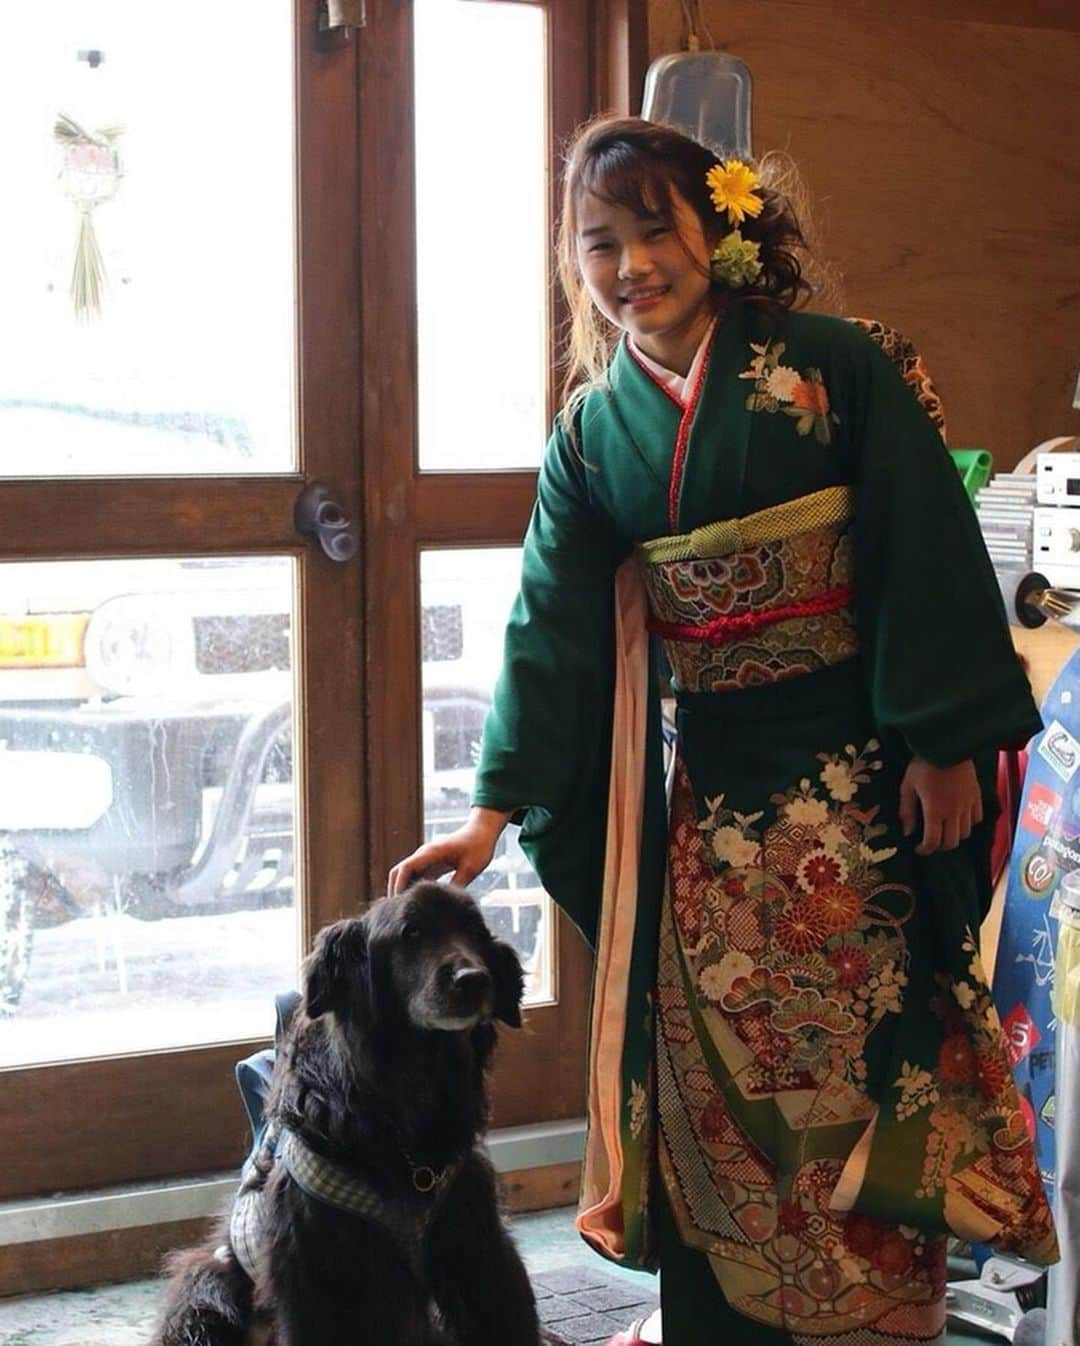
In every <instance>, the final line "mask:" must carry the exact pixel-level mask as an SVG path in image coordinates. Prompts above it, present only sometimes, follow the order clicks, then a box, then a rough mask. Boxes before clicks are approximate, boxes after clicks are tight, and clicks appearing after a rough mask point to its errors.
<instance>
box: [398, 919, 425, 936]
mask: <svg viewBox="0 0 1080 1346" xmlns="http://www.w3.org/2000/svg"><path fill="white" fill-rule="evenodd" d="M422 933H423V932H422V931H421V929H420V927H419V926H418V925H417V924H416V922H415V921H408V922H406V924H405V926H404V928H403V929H402V931H401V937H402V939H408V940H417V939H419V938H420V936H421V934H422Z"/></svg>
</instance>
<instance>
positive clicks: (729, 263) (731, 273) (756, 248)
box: [709, 229, 762, 290]
mask: <svg viewBox="0 0 1080 1346" xmlns="http://www.w3.org/2000/svg"><path fill="white" fill-rule="evenodd" d="M760 252H761V244H760V243H754V242H752V241H751V240H750V239H747V238H743V236H742V234H741V233H740V232H739V230H738V229H732V231H731V233H730V234H725V235H724V237H723V238H722V239H721V240H720V242H719V243H718V244H717V245H716V247H715V248H714V249H713V253H712V257H711V258H710V260H709V271H710V272H711V274H712V278H713V280H715V281H718V282H719V283H720V284H721V285H728V286H730V287H731V288H732V289H733V290H737V289H739V288H740V287H741V286H743V285H752V284H753V283H754V281H755V280H757V278H758V276H760V275H761V272H762V265H761V258H760V256H759V254H760Z"/></svg>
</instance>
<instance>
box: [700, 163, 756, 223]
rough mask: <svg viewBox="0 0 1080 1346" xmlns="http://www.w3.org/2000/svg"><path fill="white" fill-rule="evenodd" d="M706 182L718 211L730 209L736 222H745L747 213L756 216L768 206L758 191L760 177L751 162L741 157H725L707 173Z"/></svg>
mask: <svg viewBox="0 0 1080 1346" xmlns="http://www.w3.org/2000/svg"><path fill="white" fill-rule="evenodd" d="M705 183H706V185H707V186H708V188H709V191H710V194H711V195H712V201H713V205H714V206H715V207H716V209H717V211H718V212H722V211H725V210H726V211H727V216H728V220H729V221H730V222H731V224H733V225H736V226H737V225H740V224H742V222H743V220H745V219H746V217H747V215H749V216H750V217H751V218H753V219H756V218H757V217H758V216H759V215H760V214H761V212H762V211H763V210H764V209H765V202H764V201H763V200H762V199H761V197H760V196H759V195H758V194H757V192H756V190H755V188H756V187H758V185H759V183H760V179H759V178H758V175H757V174H756V173H755V172H754V170H753V169H752V168H751V167H750V165H749V164H744V163H743V161H742V160H741V159H725V160H724V162H723V163H722V164H714V165H713V166H712V168H710V169H709V171H708V173H706V175H705Z"/></svg>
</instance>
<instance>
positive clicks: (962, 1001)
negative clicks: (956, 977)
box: [952, 981, 975, 1009]
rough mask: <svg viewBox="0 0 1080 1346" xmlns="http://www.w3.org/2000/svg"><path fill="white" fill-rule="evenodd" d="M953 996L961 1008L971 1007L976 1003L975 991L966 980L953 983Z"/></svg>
mask: <svg viewBox="0 0 1080 1346" xmlns="http://www.w3.org/2000/svg"><path fill="white" fill-rule="evenodd" d="M952 990H953V996H954V997H955V999H956V1003H957V1004H958V1005H959V1006H960V1008H961V1009H970V1008H971V1007H972V1005H974V1003H975V992H974V991H973V990H972V988H971V987H970V986H969V985H968V984H967V982H966V981H958V982H954V983H953V988H952Z"/></svg>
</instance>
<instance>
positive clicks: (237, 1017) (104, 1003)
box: [0, 907, 299, 1067]
mask: <svg viewBox="0 0 1080 1346" xmlns="http://www.w3.org/2000/svg"><path fill="white" fill-rule="evenodd" d="M298 961H299V955H298V942H297V921H296V913H295V910H294V909H293V908H289V907H281V908H275V909H271V910H267V911H241V912H231V913H228V914H226V915H209V916H184V917H178V918H171V919H168V920H162V921H140V920H137V919H135V918H134V917H133V916H128V915H115V914H110V915H106V916H88V917H84V918H82V919H80V920H75V921H70V922H68V923H67V924H66V925H59V926H55V927H53V928H52V929H45V930H36V931H35V932H34V945H33V951H32V954H31V958H30V975H29V978H28V980H27V984H26V989H25V991H24V992H23V998H22V1003H21V1004H20V1006H19V1008H18V1010H17V1011H16V1013H15V1015H14V1016H13V1017H12V1018H5V1019H0V1067H3V1066H10V1065H30V1064H38V1063H42V1062H46V1061H56V1060H63V1059H66V1058H71V1057H79V1056H101V1055H113V1054H116V1053H127V1052H137V1051H144V1050H154V1049H160V1048H163V1047H166V1048H167V1047H176V1046H180V1045H186V1044H197V1043H204V1042H215V1041H227V1040H231V1039H238V1038H245V1037H262V1036H267V1037H268V1036H270V1035H271V1034H272V1031H273V1024H274V996H275V995H276V994H277V993H278V992H279V991H285V990H289V989H290V988H292V987H294V986H295V985H296V982H297V975H298V972H297V969H298Z"/></svg>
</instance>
